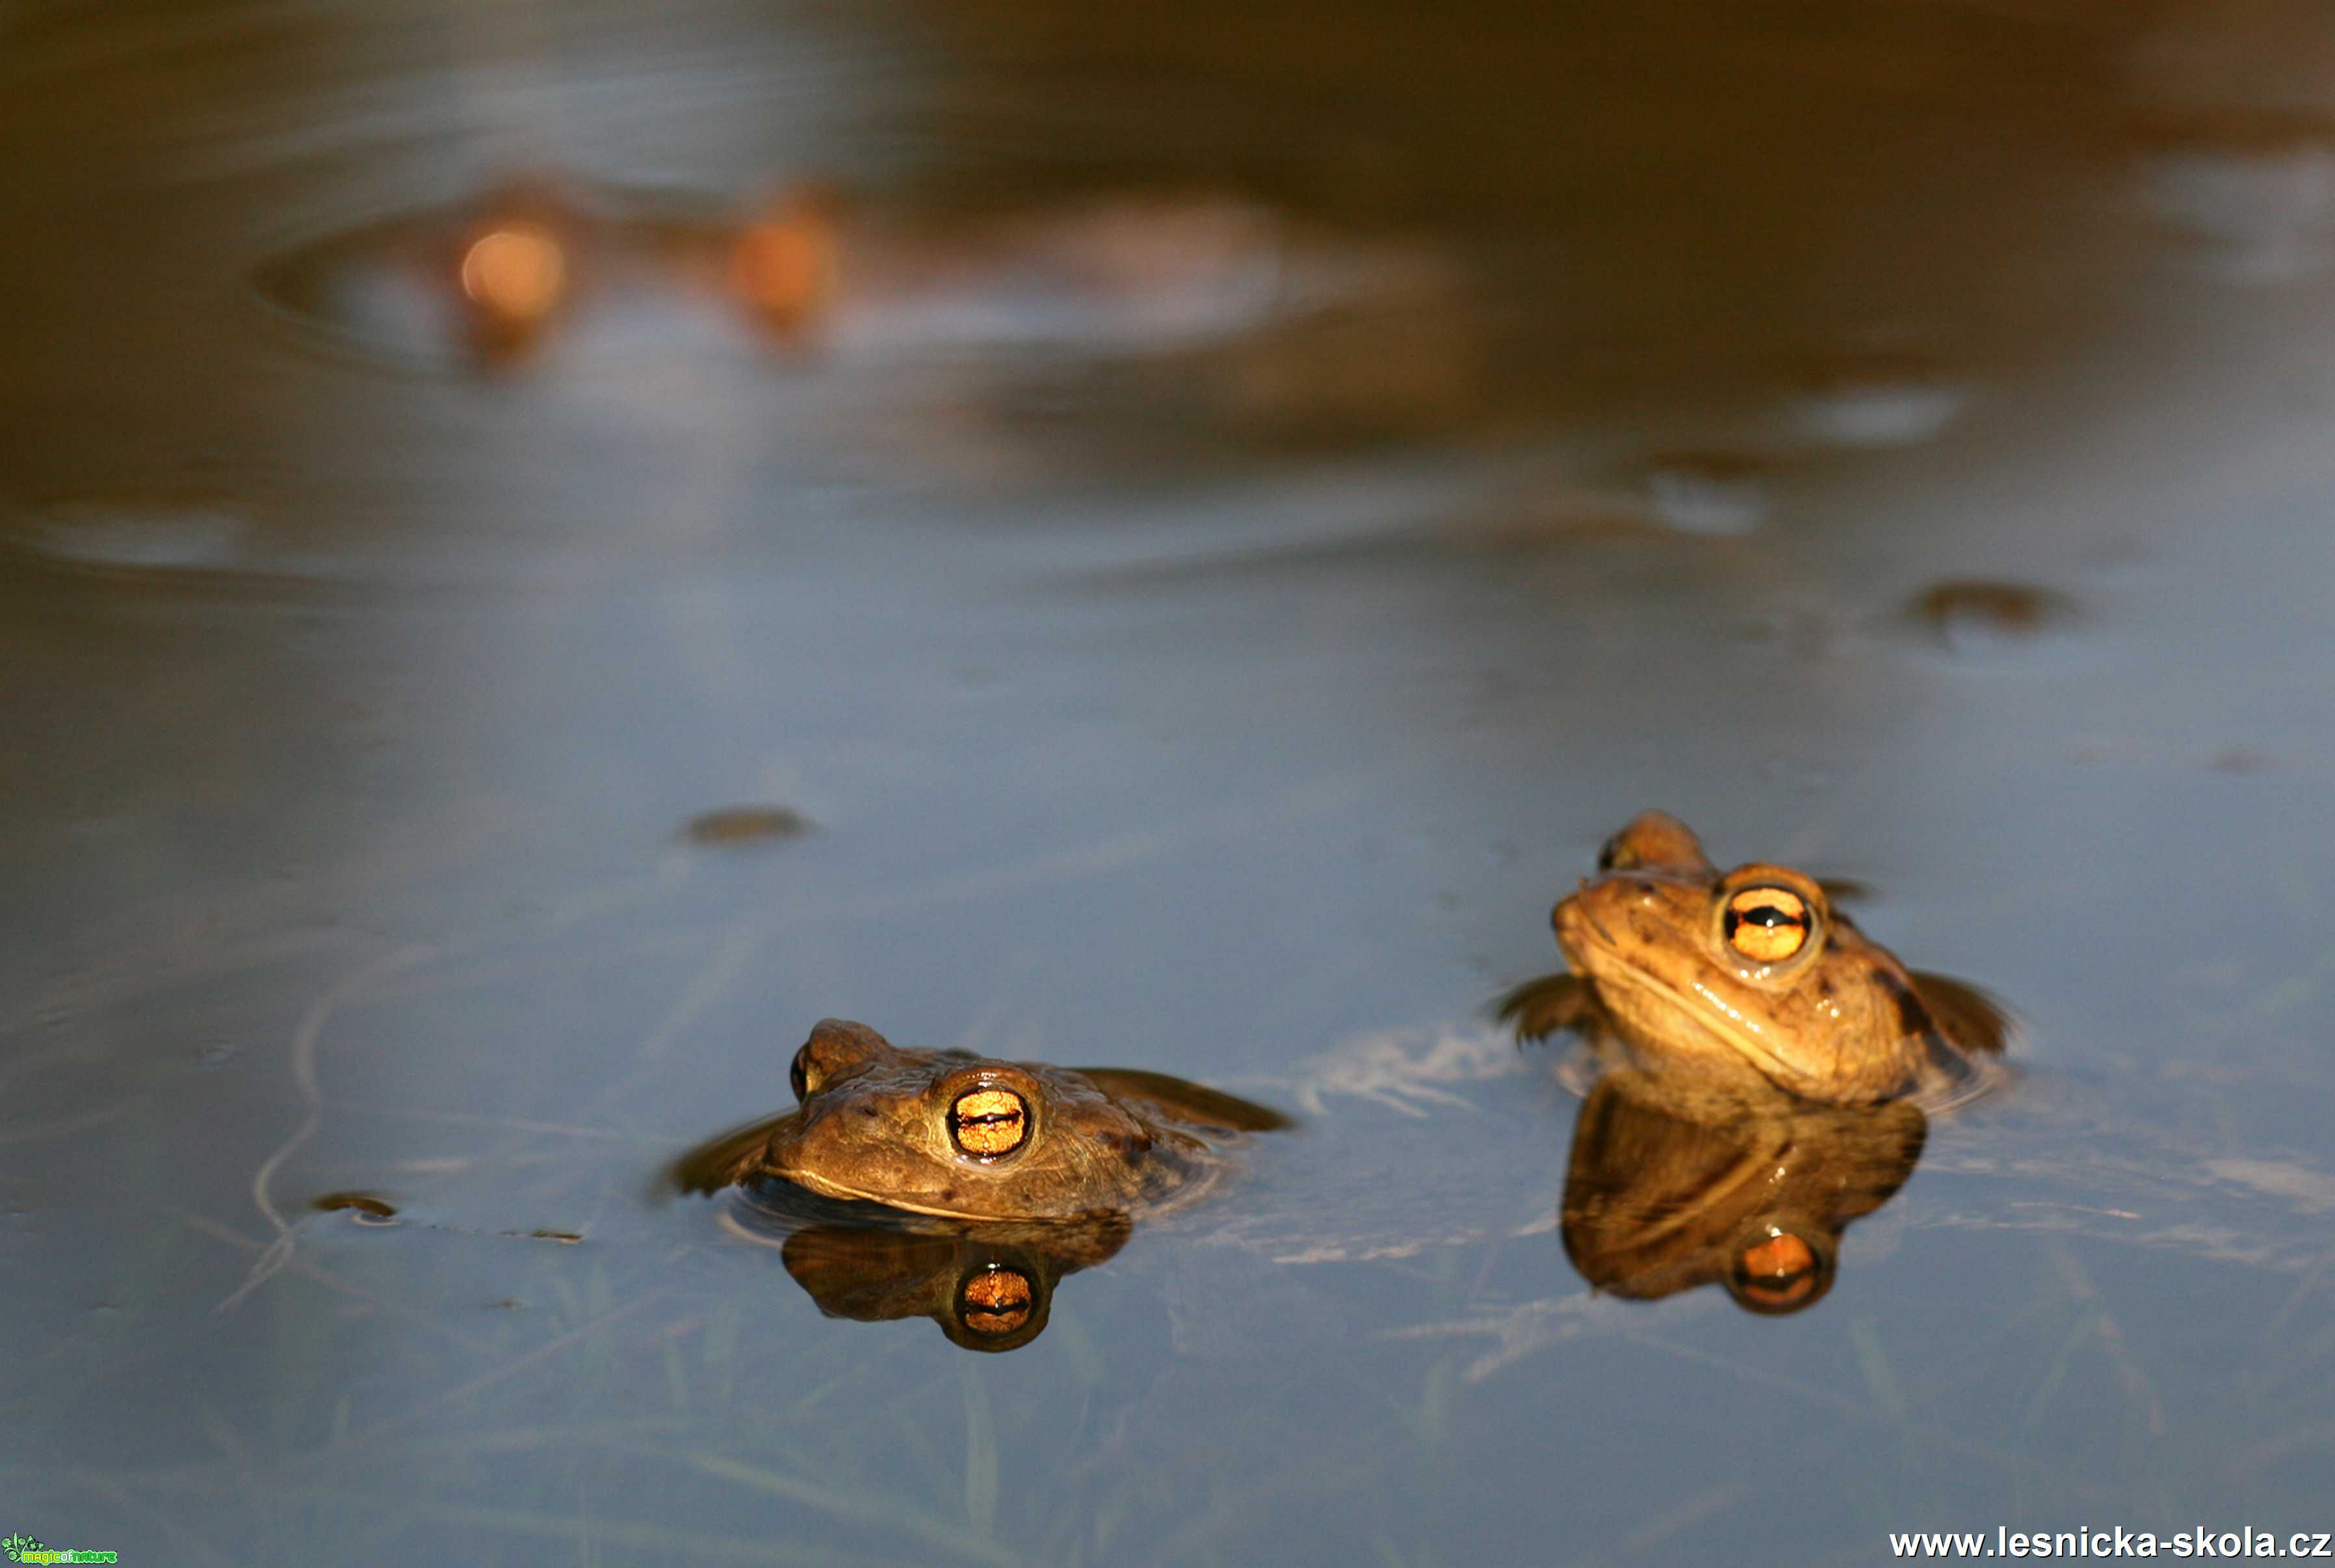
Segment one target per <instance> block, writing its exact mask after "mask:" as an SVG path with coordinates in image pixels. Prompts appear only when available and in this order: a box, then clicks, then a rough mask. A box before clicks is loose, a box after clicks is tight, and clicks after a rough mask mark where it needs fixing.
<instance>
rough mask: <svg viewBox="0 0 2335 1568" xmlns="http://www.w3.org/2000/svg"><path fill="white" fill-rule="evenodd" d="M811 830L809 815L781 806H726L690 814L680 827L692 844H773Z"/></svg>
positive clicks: (683, 834) (797, 836) (800, 835)
mask: <svg viewBox="0 0 2335 1568" xmlns="http://www.w3.org/2000/svg"><path fill="white" fill-rule="evenodd" d="M810 831H812V828H811V824H810V819H809V818H807V817H805V816H803V815H802V813H800V812H799V811H794V810H790V809H789V808H786V807H784V806H726V807H723V808H722V809H720V810H718V811H707V812H702V813H701V814H700V815H698V816H695V817H693V818H690V819H689V821H688V823H687V824H686V825H685V826H684V827H683V828H682V836H683V837H685V838H687V839H688V840H689V841H690V842H691V843H692V844H705V845H717V846H725V847H726V846H736V845H745V844H776V843H778V842H780V840H782V839H788V838H799V837H802V836H803V835H804V834H806V833H809V832H810Z"/></svg>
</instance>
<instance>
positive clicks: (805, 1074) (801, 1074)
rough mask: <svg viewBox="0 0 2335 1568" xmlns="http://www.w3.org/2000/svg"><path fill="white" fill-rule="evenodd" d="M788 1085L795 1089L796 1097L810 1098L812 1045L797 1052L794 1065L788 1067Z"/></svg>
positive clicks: (799, 1098)
mask: <svg viewBox="0 0 2335 1568" xmlns="http://www.w3.org/2000/svg"><path fill="white" fill-rule="evenodd" d="M787 1086H788V1087H789V1088H790V1089H793V1090H794V1091H795V1099H798V1100H805V1099H809V1098H810V1047H809V1046H808V1045H806V1046H804V1047H803V1048H802V1049H801V1050H799V1051H797V1052H795V1060H794V1065H793V1066H791V1067H790V1068H788V1069H787Z"/></svg>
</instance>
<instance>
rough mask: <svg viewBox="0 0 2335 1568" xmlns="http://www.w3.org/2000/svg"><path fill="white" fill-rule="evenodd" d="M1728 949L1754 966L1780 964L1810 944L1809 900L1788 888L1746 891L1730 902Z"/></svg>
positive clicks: (1747, 889)
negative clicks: (1731, 949) (1758, 964)
mask: <svg viewBox="0 0 2335 1568" xmlns="http://www.w3.org/2000/svg"><path fill="white" fill-rule="evenodd" d="M1722 926H1723V929H1724V931H1725V934H1726V936H1727V945H1728V946H1729V947H1731V948H1733V949H1735V951H1736V952H1738V953H1741V954H1742V955H1743V956H1744V957H1746V958H1748V959H1749V960H1751V961H1752V962H1753V963H1782V962H1783V961H1784V960H1785V959H1787V958H1789V957H1791V956H1792V954H1794V953H1797V952H1798V951H1799V950H1800V949H1801V948H1803V947H1806V946H1807V944H1808V934H1809V932H1810V931H1811V930H1812V929H1813V928H1814V922H1813V920H1812V918H1811V917H1810V915H1809V914H1808V904H1807V899H1805V898H1802V897H1801V896H1800V895H1798V894H1797V893H1795V892H1793V891H1792V890H1791V889H1790V888H1788V887H1747V888H1745V889H1744V890H1743V891H1742V892H1740V893H1738V894H1736V895H1734V896H1733V897H1731V898H1729V899H1728V901H1727V914H1726V916H1725V918H1724V921H1723V922H1722Z"/></svg>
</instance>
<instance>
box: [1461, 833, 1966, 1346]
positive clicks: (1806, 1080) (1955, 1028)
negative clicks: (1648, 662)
mask: <svg viewBox="0 0 2335 1568" xmlns="http://www.w3.org/2000/svg"><path fill="white" fill-rule="evenodd" d="M1598 872H1599V875H1598V876H1596V877H1594V878H1584V880H1583V882H1582V884H1581V886H1580V888H1579V890H1578V891H1576V892H1574V894H1572V895H1570V896H1568V897H1566V898H1565V899H1564V900H1563V901H1562V902H1561V903H1559V904H1558V905H1557V906H1556V909H1555V915H1554V916H1553V920H1554V924H1555V927H1556V934H1557V944H1558V946H1559V947H1560V948H1562V949H1563V951H1564V953H1565V960H1566V962H1567V963H1569V964H1570V965H1571V968H1572V972H1571V973H1563V974H1555V975H1548V976H1545V977H1543V978H1542V979H1539V980H1536V981H1530V982H1526V983H1525V984H1524V985H1521V986H1519V987H1517V988H1516V990H1515V991H1513V992H1510V993H1509V994H1508V996H1507V998H1506V999H1505V1000H1504V1001H1503V1002H1502V1003H1501V1005H1500V1014H1501V1016H1502V1017H1503V1018H1506V1019H1508V1020H1511V1021H1513V1022H1514V1024H1515V1026H1516V1035H1517V1038H1518V1039H1519V1040H1538V1039H1542V1038H1544V1037H1545V1036H1547V1035H1549V1034H1551V1033H1554V1032H1555V1031H1559V1030H1565V1031H1570V1032H1572V1033H1574V1034H1575V1035H1577V1036H1578V1037H1579V1038H1580V1040H1581V1042H1582V1045H1583V1047H1584V1060H1586V1061H1587V1062H1588V1063H1589V1064H1590V1066H1591V1068H1592V1070H1602V1071H1603V1077H1602V1078H1600V1079H1598V1081H1597V1082H1596V1084H1595V1085H1594V1088H1593V1089H1591V1090H1590V1092H1589V1095H1588V1099H1587V1102H1586V1103H1585V1104H1584V1106H1583V1107H1582V1109H1581V1116H1580V1118H1579V1121H1578V1124H1577V1126H1576V1128H1575V1131H1574V1149H1573V1158H1572V1164H1571V1166H1570V1168H1569V1170H1568V1171H1567V1173H1566V1178H1565V1199H1564V1204H1563V1208H1562V1215H1561V1218H1562V1222H1563V1230H1564V1236H1565V1251H1566V1253H1567V1254H1568V1255H1569V1256H1571V1258H1572V1259H1573V1261H1574V1266H1575V1267H1577V1268H1578V1269H1579V1270H1580V1271H1581V1273H1582V1275H1583V1277H1584V1278H1585V1279H1587V1280H1588V1281H1589V1282H1590V1283H1591V1284H1593V1285H1594V1286H1596V1287H1597V1288H1598V1289H1600V1290H1610V1291H1612V1292H1614V1293H1615V1294H1617V1295H1622V1296H1626V1297H1633V1298H1652V1297H1659V1296H1664V1295H1669V1294H1671V1292H1676V1291H1680V1290H1684V1289H1688V1288H1691V1287H1692V1286H1695V1285H1700V1284H1706V1283H1709V1282H1710V1281H1712V1280H1720V1281H1723V1282H1725V1283H1726V1286H1727V1290H1728V1292H1729V1294H1730V1295H1731V1296H1733V1297H1734V1298H1735V1300H1736V1302H1738V1303H1739V1304H1740V1305H1741V1306H1743V1307H1745V1308H1746V1309H1748V1310H1750V1311H1753V1312H1768V1313H1778V1312H1797V1311H1798V1310H1800V1309H1801V1308H1803V1307H1806V1306H1808V1305H1810V1304H1812V1303H1813V1302H1816V1301H1817V1300H1818V1299H1819V1298H1821V1297H1822V1296H1823V1295H1824V1293H1825V1292H1826V1291H1827V1290H1829V1289H1830V1288H1831V1283H1832V1276H1833V1261H1834V1256H1835V1253H1836V1249H1837V1245H1838V1242H1839V1238H1840V1234H1841V1232H1842V1230H1843V1229H1844V1228H1845V1227H1846V1225H1847V1224H1848V1223H1849V1222H1850V1221H1852V1220H1854V1219H1855V1218H1857V1217H1858V1216H1860V1215H1866V1214H1870V1213H1871V1212H1872V1211H1873V1210H1875V1209H1876V1208H1878V1207H1879V1206H1880V1205H1882V1204H1884V1203H1885V1202H1886V1201H1888V1199H1889V1197H1890V1195H1892V1194H1894V1193H1895V1192H1896V1190H1897V1189H1898V1188H1899V1187H1900V1186H1903V1185H1904V1181H1905V1178H1906V1177H1907V1176H1910V1175H1912V1174H1913V1169H1914V1162H1915V1161H1916V1160H1917V1159H1919V1158H1920V1157H1921V1152H1922V1146H1923V1139H1924V1137H1926V1134H1927V1128H1928V1123H1927V1118H1926V1117H1925V1115H1924V1113H1923V1104H1927V1105H1929V1106H1931V1107H1933V1108H1943V1107H1945V1106H1949V1105H1954V1104H1960V1103H1962V1102H1965V1101H1967V1100H1969V1099H1972V1098H1974V1097H1975V1096H1976V1095H1978V1094H1980V1093H1982V1092H1984V1091H1985V1089H1988V1088H1990V1087H1991V1086H1992V1084H1993V1083H1994V1082H1995V1081H1996V1080H1997V1079H1999V1078H2000V1077H2001V1069H2000V1067H1999V1066H1998V1065H1997V1060H1996V1059H1998V1058H1999V1057H2000V1055H2001V1050H2002V1046H2003V1041H2004V1039H2005V1036H2006V1035H2007V1033H2008V1032H2009V1030H2010V1020H2009V1018H2008V1015H2007V1014H2005V1012H2004V1011H2002V1009H2001V1007H2000V1006H1999V1005H1998V1004H1997V1003H1996V1002H1994V1001H1993V1000H1992V999H1991V998H1990V997H1988V996H1986V995H1985V994H1984V993H1983V992H1980V991H1978V990H1976V989H1974V988H1972V987H1971V986H1968V985H1965V984H1963V983H1962V982H1959V981H1953V980H1949V979H1946V978H1945V977H1943V976H1941V975H1933V974H1924V973H1918V972H1915V971H1912V970H1908V969H1907V968H1905V966H1904V964H1902V963H1899V962H1898V961H1897V959H1896V957H1895V956H1894V954H1892V953H1889V952H1888V951H1887V950H1886V949H1884V948H1883V947H1880V946H1878V945H1877V944H1875V943H1873V942H1872V941H1870V940H1868V939H1867V938H1866V937H1865V935H1864V934H1862V933H1861V932H1859V931H1858V930H1857V929H1856V927H1855V924H1853V923H1851V922H1850V921H1849V920H1848V919H1847V917H1846V916H1845V915H1840V914H1839V913H1837V912H1836V911H1835V910H1834V909H1833V908H1832V906H1831V900H1830V898H1829V896H1828V895H1827V893H1826V889H1825V887H1824V886H1822V885H1820V884H1819V883H1817V881H1816V879H1815V878H1813V877H1810V876H1807V875H1806V874H1805V873H1803V872H1799V871H1796V870H1793V869H1791V868H1790V867H1788V866H1773V865H1766V864H1759V863H1754V864H1751V865H1748V866H1739V867H1738V868H1737V869H1735V870H1733V871H1730V872H1727V873H1725V874H1723V875H1722V874H1721V873H1720V871H1719V869H1718V868H1717V867H1716V866H1712V865H1711V864H1710V860H1709V859H1708V858H1707V857H1705V855H1704V854H1703V850H1702V845H1701V843H1700V841H1699V840H1698V839H1697V838H1696V837H1695V836H1694V834H1693V833H1692V832H1691V831H1690V830H1689V829H1688V828H1687V827H1686V825H1685V824H1684V823H1682V822H1680V821H1679V820H1678V819H1677V818H1673V817H1668V816H1665V815H1663V814H1662V813H1661V812H1658V811H1649V812H1645V813H1643V814H1642V815H1641V816H1639V817H1638V818H1635V819H1634V820H1633V821H1632V822H1631V823H1630V824H1629V826H1628V827H1626V828H1623V829H1622V831H1621V832H1620V833H1617V834H1616V835H1614V836H1613V838H1612V839H1610V840H1608V841H1607V843H1606V845H1605V847H1604V850H1603V853H1602V854H1601V855H1600V856H1599V857H1598Z"/></svg>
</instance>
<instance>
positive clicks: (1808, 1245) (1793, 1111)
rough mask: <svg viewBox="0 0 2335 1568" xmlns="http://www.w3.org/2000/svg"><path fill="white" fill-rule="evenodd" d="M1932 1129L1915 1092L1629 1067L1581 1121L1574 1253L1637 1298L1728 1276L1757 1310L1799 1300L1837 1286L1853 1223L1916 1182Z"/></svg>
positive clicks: (1585, 1266) (1771, 1310)
mask: <svg viewBox="0 0 2335 1568" xmlns="http://www.w3.org/2000/svg"><path fill="white" fill-rule="evenodd" d="M1927 1134H1928V1120H1927V1118H1924V1117H1923V1114H1922V1110H1921V1108H1920V1107H1918V1106H1916V1105H1914V1103H1913V1102H1912V1101H1910V1100H1903V1099H1900V1100H1893V1101H1890V1102H1889V1103H1888V1104H1885V1105H1877V1106H1855V1107H1848V1106H1825V1105H1816V1104H1812V1103H1810V1102H1809V1101H1807V1100H1803V1099H1793V1098H1792V1097H1791V1096H1789V1095H1784V1094H1778V1093H1776V1092H1775V1091H1773V1090H1768V1091H1765V1092H1760V1093H1755V1094H1752V1095H1727V1096H1720V1097H1697V1096H1695V1095H1693V1094H1691V1092H1688V1091H1687V1090H1686V1089H1685V1087H1684V1086H1683V1085H1682V1084H1681V1083H1679V1082H1678V1081H1676V1080H1675V1079H1672V1078H1671V1077H1669V1076H1667V1075H1664V1074H1661V1073H1648V1072H1645V1071H1642V1070H1639V1069H1636V1068H1631V1067H1622V1068H1617V1069H1615V1070H1613V1071H1611V1072H1609V1073H1607V1074H1606V1075H1605V1076H1604V1077H1603V1078H1602V1079H1599V1080H1598V1081H1597V1084H1596V1087H1595V1088H1594V1089H1591V1090H1590V1091H1589V1098H1588V1099H1587V1100H1586V1101H1585V1102H1584V1104H1583V1105H1582V1108H1581V1116H1580V1118H1579V1119H1578V1120H1577V1121H1576V1122H1575V1123H1574V1132H1573V1158H1572V1162H1571V1164H1570V1165H1569V1166H1568V1167H1567V1168H1566V1171H1565V1201H1564V1205H1563V1207H1562V1209H1561V1210H1560V1217H1561V1219H1562V1222H1563V1231H1564V1237H1565V1255H1566V1256H1567V1257H1569V1258H1571V1259H1572V1260H1573V1266H1574V1268H1576V1269H1578V1270H1580V1271H1581V1277H1582V1278H1583V1279H1584V1280H1587V1281H1588V1282H1590V1284H1592V1285H1594V1286H1595V1287H1596V1288H1597V1289H1598V1290H1601V1291H1607V1292H1612V1293H1613V1294H1614V1295H1617V1296H1622V1297H1624V1298H1627V1299H1630V1300H1633V1301H1652V1300H1655V1299H1658V1298H1660V1297H1662V1296H1667V1295H1671V1294H1673V1293H1675V1292H1679V1291H1684V1290H1691V1289H1693V1288H1694V1287H1696V1286H1698V1285H1705V1284H1709V1283H1710V1282H1712V1281H1713V1280H1717V1281H1719V1282H1720V1283H1721V1284H1723V1285H1725V1286H1726V1288H1727V1293H1728V1294H1729V1295H1730V1296H1732V1297H1734V1298H1735V1302H1736V1304H1737V1305H1738V1306H1740V1307H1742V1308H1744V1309H1745V1310H1746V1311H1749V1312H1761V1313H1768V1314H1780V1313H1785V1312H1798V1311H1799V1310H1800V1309H1802V1308H1803V1307H1807V1306H1812V1305H1814V1304H1815V1303H1816V1302H1817V1301H1818V1300H1820V1299H1821V1298H1822V1297H1823V1295H1824V1294H1825V1292H1826V1291H1828V1290H1830V1289H1831V1288H1832V1279H1833V1263H1834V1258H1835V1256H1836V1253H1837V1252H1838V1249H1839V1243H1840V1234H1841V1232H1842V1231H1843V1230H1844V1229H1846V1227H1847V1225H1848V1224H1849V1222H1850V1221H1852V1220H1855V1219H1857V1218H1860V1217H1862V1216H1863V1215H1868V1214H1871V1213H1872V1212H1873V1211H1874V1210H1875V1209H1877V1208H1879V1207H1880V1206H1881V1205H1883V1204H1884V1203H1887V1202H1888V1201H1889V1199H1890V1197H1891V1196H1892V1195H1894V1194H1895V1192H1896V1191H1897V1189H1898V1188H1899V1187H1901V1186H1904V1183H1905V1178H1906V1177H1907V1176H1911V1175H1913V1174H1914V1162H1915V1161H1916V1160H1918V1159H1920V1158H1921V1156H1922V1144H1923V1139H1924V1138H1925V1137H1927Z"/></svg>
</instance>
